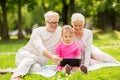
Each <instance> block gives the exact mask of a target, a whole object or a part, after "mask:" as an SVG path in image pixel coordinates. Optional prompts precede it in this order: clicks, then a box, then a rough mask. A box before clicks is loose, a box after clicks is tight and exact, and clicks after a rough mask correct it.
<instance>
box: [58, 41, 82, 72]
mask: <svg viewBox="0 0 120 80" xmlns="http://www.w3.org/2000/svg"><path fill="white" fill-rule="evenodd" d="M56 54H57V55H59V56H60V57H61V58H76V57H77V56H79V55H80V54H81V51H80V47H79V46H78V45H77V43H75V42H73V43H72V44H70V45H66V44H64V43H63V42H60V43H59V44H58V46H57V48H56ZM58 69H59V70H61V69H62V66H60V65H59V64H58Z"/></svg>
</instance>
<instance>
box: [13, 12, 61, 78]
mask: <svg viewBox="0 0 120 80" xmlns="http://www.w3.org/2000/svg"><path fill="white" fill-rule="evenodd" d="M44 17H45V23H46V25H45V27H39V28H36V29H35V30H33V32H32V35H31V38H30V40H29V42H28V43H27V44H26V45H25V46H24V47H23V48H21V49H20V50H19V51H18V52H17V54H16V64H17V68H16V70H15V72H14V73H13V75H12V78H11V80H22V76H24V75H26V74H27V73H28V72H30V71H32V72H36V71H39V69H40V68H41V67H42V66H43V65H45V64H46V63H47V62H48V60H49V59H50V60H52V61H53V62H55V63H59V62H60V61H61V58H60V57H59V56H56V55H54V54H55V47H56V45H57V44H58V42H59V41H60V39H61V34H60V33H61V28H60V27H58V21H59V14H58V13H56V12H53V11H48V12H47V13H45V15H44Z"/></svg>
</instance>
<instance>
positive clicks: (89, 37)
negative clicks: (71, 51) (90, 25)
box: [84, 31, 93, 67]
mask: <svg viewBox="0 0 120 80" xmlns="http://www.w3.org/2000/svg"><path fill="white" fill-rule="evenodd" d="M86 34H87V40H86V49H85V53H84V65H85V66H86V67H89V64H90V60H91V51H92V41H93V35H92V32H91V31H89V32H88V33H86Z"/></svg>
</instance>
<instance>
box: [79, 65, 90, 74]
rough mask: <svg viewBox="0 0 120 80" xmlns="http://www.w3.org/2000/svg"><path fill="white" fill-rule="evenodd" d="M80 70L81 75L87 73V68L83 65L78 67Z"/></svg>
mask: <svg viewBox="0 0 120 80" xmlns="http://www.w3.org/2000/svg"><path fill="white" fill-rule="evenodd" d="M80 70H81V71H82V72H83V73H85V74H87V73H88V70H87V67H86V66H84V65H80Z"/></svg>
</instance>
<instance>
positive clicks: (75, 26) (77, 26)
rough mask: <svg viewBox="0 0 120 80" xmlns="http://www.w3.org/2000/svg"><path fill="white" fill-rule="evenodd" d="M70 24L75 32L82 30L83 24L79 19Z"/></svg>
mask: <svg viewBox="0 0 120 80" xmlns="http://www.w3.org/2000/svg"><path fill="white" fill-rule="evenodd" d="M72 26H73V29H74V32H75V33H81V32H82V31H83V27H84V24H83V22H82V21H80V20H75V21H73V22H72Z"/></svg>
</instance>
